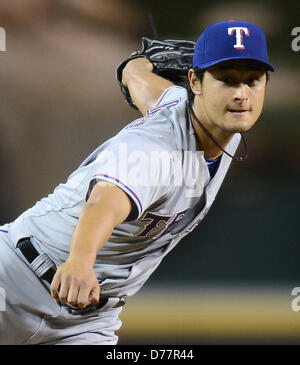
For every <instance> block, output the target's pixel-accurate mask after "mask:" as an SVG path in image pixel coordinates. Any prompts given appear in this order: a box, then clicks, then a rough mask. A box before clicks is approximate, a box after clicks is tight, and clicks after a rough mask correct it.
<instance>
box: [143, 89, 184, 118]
mask: <svg viewBox="0 0 300 365" xmlns="http://www.w3.org/2000/svg"><path fill="white" fill-rule="evenodd" d="M185 99H187V91H186V89H185V88H184V87H181V86H171V87H168V88H167V89H165V90H164V91H163V92H162V94H161V95H160V97H159V98H158V99H157V101H156V103H155V105H154V106H153V107H152V108H151V109H150V110H149V111H148V114H151V113H156V112H158V111H160V110H162V109H163V108H165V107H170V106H173V105H177V104H178V103H180V102H181V101H183V100H185Z"/></svg>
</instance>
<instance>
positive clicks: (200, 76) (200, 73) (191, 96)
mask: <svg viewBox="0 0 300 365" xmlns="http://www.w3.org/2000/svg"><path fill="white" fill-rule="evenodd" d="M206 70H207V69H206V68H199V67H195V68H194V72H195V74H196V76H197V79H198V80H199V81H200V82H201V83H202V81H203V78H204V74H205V71H206ZM269 79H270V74H269V70H267V69H266V82H268V81H269ZM186 89H187V94H188V101H189V103H190V104H193V102H194V98H195V94H194V92H193V90H192V89H191V86H190V82H189V80H188V79H187V81H186Z"/></svg>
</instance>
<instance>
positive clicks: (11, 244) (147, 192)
mask: <svg viewBox="0 0 300 365" xmlns="http://www.w3.org/2000/svg"><path fill="white" fill-rule="evenodd" d="M186 102H187V93H186V90H185V89H183V88H180V87H176V86H173V87H171V88H168V89H166V90H165V91H164V92H163V94H162V95H161V97H160V98H159V100H158V101H157V103H156V105H155V106H154V107H153V108H152V109H151V110H150V111H149V113H148V114H147V115H146V116H145V117H143V118H140V119H137V120H136V121H134V122H132V123H131V124H129V125H127V126H126V127H125V128H124V129H123V130H121V131H120V132H119V133H118V134H117V135H116V136H114V137H113V138H111V139H109V140H108V141H106V142H105V143H103V144H102V145H101V146H100V147H98V148H97V149H96V150H95V151H94V152H93V153H92V154H91V155H90V156H88V158H87V159H86V160H85V161H83V163H82V164H81V165H80V166H79V167H78V169H77V170H76V171H75V172H73V173H72V174H71V175H70V176H69V178H68V180H67V181H66V183H64V184H60V185H59V186H58V187H57V188H56V189H55V190H54V192H53V193H52V194H50V195H49V196H48V197H46V198H44V199H41V200H40V201H38V202H37V203H36V205H35V206H33V207H32V208H31V209H28V210H27V211H25V212H24V213H23V214H22V215H21V216H19V217H18V218H17V219H16V220H15V221H14V222H12V223H10V224H7V225H5V226H4V227H0V287H2V288H4V290H5V292H6V299H7V310H6V311H5V312H4V311H2V312H1V311H0V321H1V329H0V344H22V343H24V344H35V343H44V344H55V343H59V344H116V343H117V339H118V338H117V336H116V335H115V331H116V330H117V329H118V328H120V326H121V322H120V319H119V318H118V315H119V313H120V311H121V308H115V307H114V306H113V303H115V302H114V299H117V298H115V297H126V296H130V295H133V294H134V293H136V292H137V291H138V290H139V289H140V288H141V287H142V285H143V284H144V283H145V281H146V280H147V279H148V277H149V276H150V275H151V273H152V272H153V271H154V270H155V269H156V268H157V266H158V265H159V263H160V262H161V260H162V259H163V258H164V256H165V255H166V254H167V253H168V252H169V251H170V250H172V249H173V248H174V247H175V246H176V244H177V243H178V242H179V241H180V240H181V239H182V238H183V237H184V236H186V235H187V234H188V233H189V232H191V231H192V230H193V229H194V228H195V227H196V226H197V225H198V224H199V223H200V222H201V220H202V219H203V218H204V216H205V215H206V213H207V212H208V210H209V208H210V206H211V205H212V203H213V201H214V199H215V197H216V194H217V192H218V190H219V188H220V186H221V184H222V181H223V179H224V177H225V174H226V172H227V170H228V168H229V165H230V163H231V158H230V157H228V156H227V155H223V156H222V158H221V160H220V162H219V167H218V170H217V171H216V173H215V175H214V177H213V178H211V177H210V173H209V169H208V166H207V163H206V161H205V158H204V156H203V154H202V153H201V151H199V148H198V146H197V140H196V135H195V132H194V128H193V125H192V122H191V120H190V117H189V115H188V111H187V107H186ZM239 142H240V135H238V134H236V135H234V136H233V138H232V139H231V141H230V143H229V144H228V146H227V147H226V149H227V151H228V152H229V153H231V154H234V152H235V150H236V148H237V146H238V144H239ZM99 181H101V183H104V182H109V183H113V184H115V185H117V186H118V187H120V188H121V189H122V190H123V191H125V192H126V193H127V194H128V196H129V197H130V199H131V201H132V206H133V209H132V211H131V213H130V215H129V216H128V218H127V219H126V221H124V222H123V223H122V224H119V225H118V226H116V227H115V228H114V230H113V232H112V234H111V236H110V238H109V240H108V241H107V242H106V244H105V245H104V247H103V248H101V250H99V252H98V255H97V257H96V262H95V265H94V269H95V273H96V275H97V277H98V280H99V283H100V285H101V295H103V296H106V297H110V298H109V299H111V300H110V301H109V302H108V303H107V304H106V305H105V306H104V307H102V308H101V309H98V310H97V311H96V312H95V313H93V312H92V313H90V314H89V313H87V314H82V315H79V316H76V315H75V316H73V315H72V314H69V313H68V311H67V310H66V309H65V308H64V306H59V305H58V304H56V303H55V301H54V300H53V298H52V297H51V296H50V293H49V286H48V288H47V289H45V285H46V284H45V283H44V282H43V285H42V280H40V284H39V280H38V279H37V277H41V276H42V275H43V274H44V273H45V272H46V271H47V270H48V269H49V268H50V267H51V266H55V265H56V266H59V265H61V264H62V263H63V262H65V261H66V259H67V258H68V255H69V245H70V239H71V235H72V232H73V231H74V228H75V226H76V224H77V222H78V219H79V216H80V213H81V211H82V209H83V208H84V206H85V204H86V201H87V199H88V197H89V194H90V192H91V190H92V188H93V186H94V185H95V184H96V183H97V182H99ZM99 224H101V222H99ZM25 237H30V238H31V242H32V244H33V245H34V246H35V248H36V250H37V251H38V252H39V253H40V256H38V257H37V258H36V259H35V260H34V261H33V262H32V263H31V264H29V263H28V262H27V261H26V260H25V258H24V257H23V256H22V254H21V253H20V251H19V250H18V249H16V246H17V243H18V241H19V240H20V239H22V238H25ZM11 328H13V329H14V330H13V331H11V330H10V329H11Z"/></svg>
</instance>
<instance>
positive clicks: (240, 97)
mask: <svg viewBox="0 0 300 365" xmlns="http://www.w3.org/2000/svg"><path fill="white" fill-rule="evenodd" d="M248 98H249V90H248V85H245V84H244V83H243V82H241V83H240V84H239V85H238V86H237V87H236V89H235V93H234V100H235V101H238V102H244V101H247V100H248Z"/></svg>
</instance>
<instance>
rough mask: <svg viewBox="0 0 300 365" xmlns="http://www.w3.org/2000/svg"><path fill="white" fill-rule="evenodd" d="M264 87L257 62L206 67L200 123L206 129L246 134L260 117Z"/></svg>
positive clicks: (262, 72) (240, 62) (261, 70)
mask: <svg viewBox="0 0 300 365" xmlns="http://www.w3.org/2000/svg"><path fill="white" fill-rule="evenodd" d="M265 87H266V73H265V69H264V67H262V66H261V65H260V64H258V63H257V62H251V61H245V60H243V61H228V62H223V63H220V64H218V65H216V66H213V67H210V68H208V69H207V72H205V74H204V78H203V81H202V85H201V94H200V95H199V98H200V100H199V104H200V105H199V107H200V109H201V110H202V111H201V112H200V113H201V114H200V115H199V116H200V121H201V119H202V121H203V123H204V124H206V126H207V127H208V129H211V128H217V129H218V128H219V129H221V130H222V131H225V132H229V133H236V132H245V131H247V130H248V129H250V128H251V127H252V126H253V124H254V123H255V122H256V121H257V119H258V117H259V116H260V114H261V111H262V108H263V103H264V97H265ZM199 98H198V99H199Z"/></svg>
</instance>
